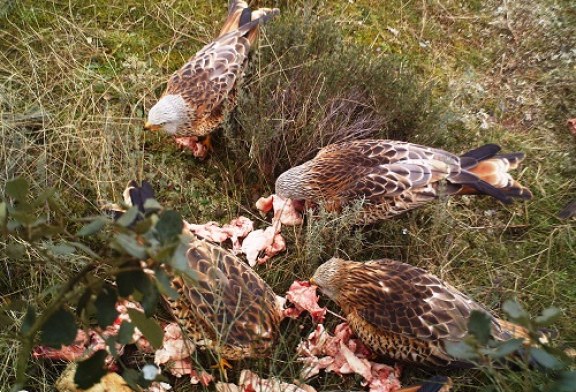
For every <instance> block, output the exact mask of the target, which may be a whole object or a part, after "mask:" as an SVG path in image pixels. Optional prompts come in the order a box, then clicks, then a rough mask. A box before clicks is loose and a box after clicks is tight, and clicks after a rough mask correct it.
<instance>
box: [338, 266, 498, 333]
mask: <svg viewBox="0 0 576 392" xmlns="http://www.w3.org/2000/svg"><path fill="white" fill-rule="evenodd" d="M346 275H347V277H346V278H345V279H347V284H346V287H347V289H346V290H345V291H344V292H342V293H341V302H342V306H343V308H346V307H347V308H349V309H354V310H355V311H356V312H357V313H358V314H359V315H360V316H361V317H363V318H364V319H365V320H366V321H367V322H369V323H370V324H372V325H373V326H375V327H376V328H378V329H380V330H382V331H385V332H388V333H394V334H401V335H404V336H407V337H409V338H416V339H420V340H426V341H435V340H438V339H443V340H444V339H448V340H453V339H460V338H462V337H463V336H465V334H466V331H467V328H466V323H467V320H468V317H469V315H470V312H471V311H472V310H474V309H476V310H481V311H485V312H487V311H486V310H485V309H484V308H483V307H482V306H480V305H479V304H477V303H475V302H473V301H472V300H470V299H468V298H467V297H466V296H465V295H464V294H462V293H460V292H459V291H458V290H456V289H455V288H453V287H451V286H449V285H447V284H446V283H444V282H442V281H441V280H440V279H438V278H437V277H435V276H433V275H431V274H429V273H427V272H426V271H424V270H422V269H420V268H418V267H414V266H410V265H408V264H404V263H399V262H396V261H392V260H375V261H370V262H366V263H363V264H360V263H359V264H358V265H354V266H352V267H350V269H349V270H348V271H347V274H346Z"/></svg>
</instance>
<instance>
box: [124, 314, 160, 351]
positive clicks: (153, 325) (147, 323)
mask: <svg viewBox="0 0 576 392" xmlns="http://www.w3.org/2000/svg"><path fill="white" fill-rule="evenodd" d="M128 315H129V316H130V320H131V321H132V323H133V324H134V325H135V326H136V328H138V329H139V330H140V332H142V334H143V335H144V337H145V338H146V339H148V341H149V342H150V344H151V345H152V347H154V348H155V349H159V348H160V347H162V339H163V337H164V332H163V331H162V328H161V327H160V326H159V325H158V323H157V322H156V321H154V320H153V319H151V318H148V317H146V316H145V315H144V313H142V312H140V311H138V310H136V309H132V308H128Z"/></svg>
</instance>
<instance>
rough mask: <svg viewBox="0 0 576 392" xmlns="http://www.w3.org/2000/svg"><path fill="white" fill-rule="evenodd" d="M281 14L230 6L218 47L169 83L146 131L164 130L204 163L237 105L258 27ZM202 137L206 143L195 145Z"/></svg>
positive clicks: (239, 0) (235, 0)
mask: <svg viewBox="0 0 576 392" xmlns="http://www.w3.org/2000/svg"><path fill="white" fill-rule="evenodd" d="M279 12H280V11H279V10H278V9H277V8H274V9H271V8H260V9H258V10H256V11H252V10H251V9H250V8H249V7H248V4H247V3H246V2H245V1H243V0H230V3H229V8H228V18H227V19H226V22H225V23H224V27H223V28H222V31H220V34H219V36H218V37H217V38H216V40H215V41H213V42H212V43H210V44H208V45H206V46H205V47H203V48H202V49H201V50H200V51H199V52H198V53H196V55H195V56H194V57H192V58H191V59H190V60H188V62H187V63H186V64H184V65H183V66H182V68H180V69H179V70H178V71H176V72H175V73H174V74H173V75H172V76H171V77H170V79H169V80H168V85H167V87H166V91H165V92H164V94H163V95H162V98H160V100H159V101H158V102H157V103H156V104H155V105H154V106H153V107H152V108H151V109H150V112H149V113H148V120H147V121H146V124H145V125H144V128H145V129H147V130H160V129H164V131H165V132H167V133H168V134H170V135H174V136H177V137H178V138H177V141H178V142H179V143H180V144H182V145H184V146H187V147H188V148H190V149H191V150H192V151H193V152H194V155H195V156H198V157H204V156H205V155H206V153H207V151H208V150H209V149H210V148H211V144H210V133H211V132H213V131H214V130H215V129H216V128H217V127H218V126H219V125H220V123H222V121H223V120H224V118H225V115H226V113H227V112H228V111H229V110H231V109H232V108H234V106H235V104H236V88H237V85H238V80H239V79H240V78H241V76H242V74H243V72H244V69H245V67H246V63H247V60H248V52H249V51H250V48H251V47H252V45H253V44H254V42H255V41H256V39H257V37H258V27H259V25H260V24H261V23H264V22H265V21H267V20H268V19H270V18H271V17H272V16H274V15H277V14H279ZM199 137H204V140H203V141H202V142H201V143H200V144H196V143H195V142H196V141H198V138H199Z"/></svg>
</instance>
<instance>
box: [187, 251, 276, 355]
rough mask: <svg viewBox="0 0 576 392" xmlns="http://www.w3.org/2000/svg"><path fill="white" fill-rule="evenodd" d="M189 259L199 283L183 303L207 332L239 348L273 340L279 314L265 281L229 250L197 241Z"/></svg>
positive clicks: (192, 288) (193, 287)
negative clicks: (185, 303)
mask: <svg viewBox="0 0 576 392" xmlns="http://www.w3.org/2000/svg"><path fill="white" fill-rule="evenodd" d="M187 257H188V264H189V266H190V268H191V269H192V270H194V271H196V272H197V274H198V282H197V284H195V285H188V286H187V287H186V290H185V292H184V295H185V298H184V299H183V300H185V301H187V302H188V304H187V306H190V309H191V311H192V313H193V314H194V315H195V316H196V317H197V318H198V320H197V321H198V322H200V323H202V324H203V326H204V330H205V331H206V330H208V331H210V330H211V331H214V332H216V333H217V335H218V336H220V337H221V339H222V340H223V341H224V342H225V343H226V344H228V345H236V346H248V345H250V344H251V343H253V342H256V341H260V342H261V341H268V340H269V341H272V340H273V339H274V337H275V335H276V330H277V327H278V323H279V313H278V310H277V307H276V297H275V295H274V292H273V291H272V289H271V288H270V287H269V286H268V285H267V284H266V282H264V280H262V279H261V278H260V277H259V276H258V275H257V274H256V273H255V272H254V271H252V270H251V269H250V267H249V266H247V265H246V264H245V263H243V262H242V261H241V260H239V259H238V258H237V257H236V256H234V255H233V254H231V253H230V252H228V251H227V250H224V249H222V248H220V247H218V246H215V245H212V244H209V243H207V242H205V241H195V242H194V243H193V244H192V246H191V248H190V249H189V250H188V253H187Z"/></svg>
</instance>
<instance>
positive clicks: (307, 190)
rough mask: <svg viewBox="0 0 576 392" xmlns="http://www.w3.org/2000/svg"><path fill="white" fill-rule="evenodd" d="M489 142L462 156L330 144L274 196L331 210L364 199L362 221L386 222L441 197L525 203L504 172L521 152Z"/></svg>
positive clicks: (522, 191) (400, 146)
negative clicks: (503, 149)
mask: <svg viewBox="0 0 576 392" xmlns="http://www.w3.org/2000/svg"><path fill="white" fill-rule="evenodd" d="M499 151H500V147H499V146H497V145H495V144H487V145H485V146H482V147H480V148H477V149H475V150H472V151H469V152H467V153H465V154H463V155H461V156H457V155H455V154H452V153H449V152H447V151H444V150H440V149H436V148H432V147H426V146H421V145H418V144H412V143H406V142H400V141H394V140H379V139H367V140H357V141H350V142H342V143H337V144H331V145H329V146H327V147H324V148H323V149H321V150H320V151H319V152H318V154H317V155H316V157H314V159H312V160H310V161H308V162H305V163H303V164H302V165H300V166H296V167H293V168H291V169H289V170H288V171H286V172H284V173H283V174H281V175H280V176H279V177H278V179H277V180H276V194H277V195H279V196H281V197H283V198H288V199H291V200H293V201H295V202H297V201H304V202H306V203H307V204H320V203H323V204H324V205H325V206H326V208H327V209H328V210H329V211H339V210H341V209H342V208H343V207H344V206H346V205H348V204H350V203H352V202H354V201H357V200H363V201H364V204H363V209H362V218H361V220H362V222H363V223H370V222H374V221H378V220H382V219H388V218H391V217H394V216H396V215H399V214H401V213H403V212H406V211H409V210H412V209H414V208H418V207H420V206H423V205H425V204H427V203H429V202H431V201H433V200H436V199H438V198H440V197H443V196H452V195H463V194H482V195H490V196H492V197H494V198H496V199H498V200H500V201H501V202H503V203H511V202H512V198H520V199H529V198H531V197H532V194H531V193H530V191H529V190H528V189H527V188H525V187H523V186H522V185H520V184H519V183H518V182H517V181H516V180H514V179H513V178H512V176H511V175H510V174H509V173H508V171H509V170H511V169H515V168H516V167H518V164H519V163H520V162H521V161H522V160H523V159H524V154H523V153H509V154H498V152H499Z"/></svg>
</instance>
